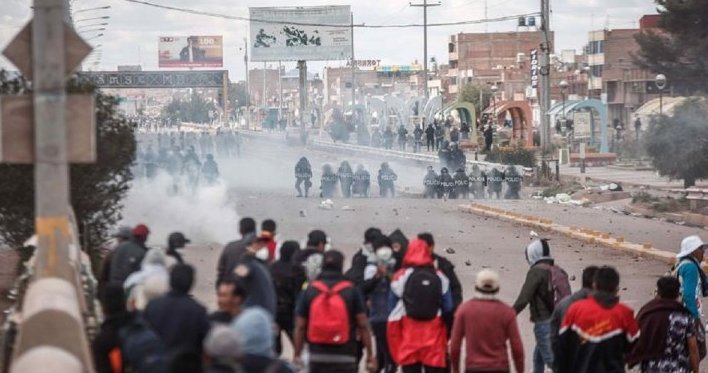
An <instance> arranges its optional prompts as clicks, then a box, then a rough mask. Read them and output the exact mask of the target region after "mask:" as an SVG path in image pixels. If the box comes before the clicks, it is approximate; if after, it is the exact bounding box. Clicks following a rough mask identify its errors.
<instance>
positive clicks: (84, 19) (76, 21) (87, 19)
mask: <svg viewBox="0 0 708 373" xmlns="http://www.w3.org/2000/svg"><path fill="white" fill-rule="evenodd" d="M109 18H111V16H103V17H91V18H81V19H77V20H75V21H74V24H77V23H79V22H86V21H95V20H97V19H109Z"/></svg>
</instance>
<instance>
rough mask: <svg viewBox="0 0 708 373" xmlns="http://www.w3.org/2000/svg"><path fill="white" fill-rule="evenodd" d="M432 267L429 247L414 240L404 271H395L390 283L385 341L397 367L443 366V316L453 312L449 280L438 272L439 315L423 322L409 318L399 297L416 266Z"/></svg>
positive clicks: (444, 344)
mask: <svg viewBox="0 0 708 373" xmlns="http://www.w3.org/2000/svg"><path fill="white" fill-rule="evenodd" d="M433 265H434V261H433V256H432V254H431V252H430V248H429V247H428V245H427V244H426V243H425V241H423V240H419V239H416V240H413V241H411V242H410V243H409V244H408V250H407V252H406V255H405V257H404V258H403V268H402V269H400V270H399V271H397V272H396V273H395V274H394V276H393V278H392V280H391V293H390V302H389V304H390V305H392V306H393V308H392V310H391V313H390V314H389V317H388V324H387V330H386V334H387V337H388V338H387V339H388V347H389V350H390V352H391V357H392V358H393V360H394V361H395V362H396V364H398V365H412V364H417V363H422V364H423V365H426V366H430V367H439V368H442V367H445V366H446V351H447V331H446V328H445V322H444V320H443V318H442V315H443V314H447V313H450V312H452V309H453V301H452V294H451V292H450V281H449V280H448V278H447V277H445V275H444V274H443V273H442V271H440V270H438V271H437V274H438V277H439V278H440V281H441V283H442V293H441V294H440V297H441V299H442V303H441V304H442V307H441V310H440V312H439V313H438V316H437V317H436V318H434V319H432V320H428V321H422V320H414V319H412V318H409V317H408V316H407V314H406V307H405V305H404V303H403V300H402V297H403V292H404V289H405V287H406V282H407V281H408V278H409V277H410V276H411V274H412V273H413V270H414V268H415V267H426V266H429V267H432V266H433Z"/></svg>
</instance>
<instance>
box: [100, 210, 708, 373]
mask: <svg viewBox="0 0 708 373" xmlns="http://www.w3.org/2000/svg"><path fill="white" fill-rule="evenodd" d="M276 228H277V226H276V223H275V222H274V221H273V220H264V221H263V222H262V223H261V226H260V231H259V230H258V229H257V223H256V221H254V220H253V219H251V218H244V219H242V220H241V221H240V223H239V230H240V234H241V238H240V239H238V240H236V241H234V242H231V243H229V244H228V245H226V246H225V247H224V248H223V250H222V252H221V254H220V256H219V259H218V265H217V268H216V276H215V277H216V284H215V296H216V300H217V302H216V303H217V309H216V310H214V311H213V312H211V313H209V312H208V311H207V309H206V308H205V307H204V306H203V305H202V304H201V303H200V302H199V301H198V300H196V299H194V298H193V297H192V296H191V295H190V292H191V290H192V288H193V286H194V283H195V278H196V276H195V269H194V267H193V266H191V265H189V264H187V263H186V261H185V259H184V257H183V256H182V254H181V251H182V249H183V248H184V247H185V246H187V245H189V244H190V241H189V239H188V238H187V237H185V235H184V234H182V233H179V232H175V233H173V234H171V235H170V236H169V237H168V239H167V247H166V248H148V247H147V246H146V242H147V239H148V236H149V234H150V230H149V228H148V227H147V226H145V225H143V224H140V225H138V226H135V227H134V228H132V229H131V228H121V229H120V230H119V231H117V232H116V234H115V238H116V246H115V248H114V249H112V250H111V251H110V253H109V254H108V256H107V257H106V258H105V260H104V264H103V271H102V273H101V276H100V300H101V304H102V308H103V311H104V316H105V319H104V321H103V323H102V325H101V328H100V331H99V332H98V334H97V335H96V337H95V339H94V341H93V343H92V349H93V355H94V361H95V364H96V370H97V372H99V373H120V372H141V373H142V372H146V373H147V372H158V373H159V372H171V373H172V372H174V373H178V372H189V373H195V372H210V373H211V372H247V373H274V372H275V373H288V372H300V371H302V372H312V373H339V372H345V373H356V372H358V371H359V368H360V367H363V368H364V369H365V370H366V371H368V372H387V373H393V372H396V371H398V369H399V368H400V369H401V370H402V371H403V372H404V373H413V372H433V373H437V372H439V373H442V372H454V373H459V372H467V373H472V372H510V371H512V369H513V371H515V372H524V371H525V366H524V362H525V358H524V356H525V351H524V347H523V344H522V339H521V335H520V331H519V328H518V324H517V316H518V314H519V313H521V312H522V311H523V310H524V309H526V308H529V310H530V318H531V322H532V323H533V335H534V337H535V341H536V344H535V347H534V349H533V351H532V355H533V366H532V368H531V369H529V370H530V371H532V372H534V373H543V372H544V371H546V370H547V369H550V370H552V371H553V372H557V373H599V372H610V373H614V372H625V371H626V369H627V368H628V367H637V368H638V369H640V370H641V371H642V372H647V373H659V372H661V373H667V372H672V373H684V372H685V373H689V372H694V373H697V372H699V364H700V360H701V359H703V358H704V357H705V355H706V341H705V330H704V324H703V322H702V321H701V317H702V298H703V297H705V296H708V278H707V277H706V274H705V273H704V272H703V270H702V268H701V265H700V263H701V262H702V261H703V255H704V251H705V249H707V248H708V245H706V243H704V242H703V241H702V240H701V239H700V238H699V237H698V236H690V237H687V238H685V239H684V240H683V241H682V242H681V250H680V253H679V254H678V255H677V259H678V261H677V265H676V266H675V267H674V268H673V269H672V272H671V274H670V275H667V276H664V277H661V278H659V279H658V281H657V283H656V297H655V298H654V299H651V300H648V302H647V303H646V304H645V305H644V306H643V307H642V308H641V309H640V310H639V312H638V313H637V314H635V313H634V311H633V310H632V309H630V308H629V307H628V306H626V305H624V304H622V303H621V302H620V299H619V296H618V293H619V289H620V274H619V273H618V272H617V270H615V269H614V268H612V267H609V266H602V267H598V266H592V265H591V266H588V267H586V268H585V269H584V270H583V273H582V287H581V288H580V289H579V290H577V291H576V292H574V293H572V292H571V286H570V281H569V276H568V274H567V273H566V271H565V270H563V269H562V268H561V266H560V265H559V263H557V262H556V261H555V260H554V259H553V256H552V250H551V247H550V245H549V241H548V240H545V239H541V238H533V239H532V240H531V242H530V243H528V244H527V246H526V250H525V252H524V255H525V258H526V260H527V261H528V264H529V269H528V272H527V275H526V279H525V281H524V283H523V285H522V286H521V288H520V289H519V295H518V297H517V299H516V301H515V302H514V303H513V305H507V304H505V303H504V302H503V301H501V300H499V299H498V297H497V295H498V293H499V290H500V288H501V287H502V286H503V284H504V283H503V279H502V278H500V276H499V274H498V273H497V272H496V271H495V270H493V269H483V270H481V271H479V272H478V273H477V275H476V279H475V281H474V283H471V284H462V283H461V282H460V281H459V279H458V276H457V274H456V270H455V267H454V265H453V264H452V262H451V261H450V260H448V259H447V258H446V257H445V256H444V255H443V253H441V252H440V251H439V250H438V249H437V248H436V241H435V238H434V237H433V235H432V234H430V233H420V234H417V235H415V236H413V237H410V238H409V237H407V236H406V235H405V234H404V233H403V232H402V231H401V230H398V229H397V230H395V231H394V232H392V233H390V234H384V233H383V232H382V231H381V230H380V229H378V228H370V229H367V230H366V231H365V232H364V235H363V242H362V244H361V247H360V248H359V249H358V250H356V252H355V254H354V255H353V257H352V258H351V261H350V265H347V264H345V263H346V262H349V261H348V260H346V259H345V256H344V254H343V253H342V252H340V251H338V250H336V249H333V248H331V247H330V246H331V245H330V241H331V240H330V238H329V236H328V234H327V233H325V232H324V231H322V230H313V231H311V232H309V234H308V235H307V241H306V242H305V245H304V247H301V246H300V244H299V243H298V242H297V241H294V240H281V238H280V236H279V235H278V234H277V229H276ZM519 244H520V245H521V244H522V242H519ZM523 244H526V243H523ZM448 253H453V252H450V251H448ZM463 288H467V291H468V297H467V299H468V300H466V301H463V300H464V299H465V297H464V296H463ZM282 340H288V341H289V342H290V344H291V346H292V348H291V349H289V351H291V353H290V354H288V355H287V356H285V358H287V359H281V355H282V354H283V353H284V352H283V351H285V350H286V349H285V348H284V347H283V345H282V343H281V341H282Z"/></svg>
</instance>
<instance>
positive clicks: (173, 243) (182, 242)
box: [167, 232, 192, 268]
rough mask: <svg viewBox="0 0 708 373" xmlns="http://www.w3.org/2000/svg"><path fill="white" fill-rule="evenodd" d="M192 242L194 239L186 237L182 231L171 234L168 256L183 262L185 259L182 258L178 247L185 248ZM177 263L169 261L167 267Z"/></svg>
mask: <svg viewBox="0 0 708 373" xmlns="http://www.w3.org/2000/svg"><path fill="white" fill-rule="evenodd" d="M190 242H192V241H190V240H189V239H188V238H187V237H185V236H184V234H182V233H181V232H174V233H172V234H170V236H169V237H168V238H167V256H168V258H172V259H174V260H175V261H176V263H179V264H183V263H184V259H183V258H182V254H180V253H178V252H177V249H183V248H184V247H185V246H186V245H187V244H188V243H190ZM176 263H168V265H167V267H168V268H169V267H172V265H173V264H176Z"/></svg>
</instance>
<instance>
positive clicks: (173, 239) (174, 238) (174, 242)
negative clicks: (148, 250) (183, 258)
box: [167, 232, 192, 247]
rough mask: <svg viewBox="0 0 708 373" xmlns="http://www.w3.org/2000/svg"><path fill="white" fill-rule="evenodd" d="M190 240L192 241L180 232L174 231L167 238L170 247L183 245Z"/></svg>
mask: <svg viewBox="0 0 708 373" xmlns="http://www.w3.org/2000/svg"><path fill="white" fill-rule="evenodd" d="M190 242H192V241H190V240H189V238H187V237H185V236H184V234H183V233H182V232H174V233H172V234H170V236H169V237H168V238H167V243H168V245H169V246H171V247H184V245H186V244H188V243H190Z"/></svg>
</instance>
